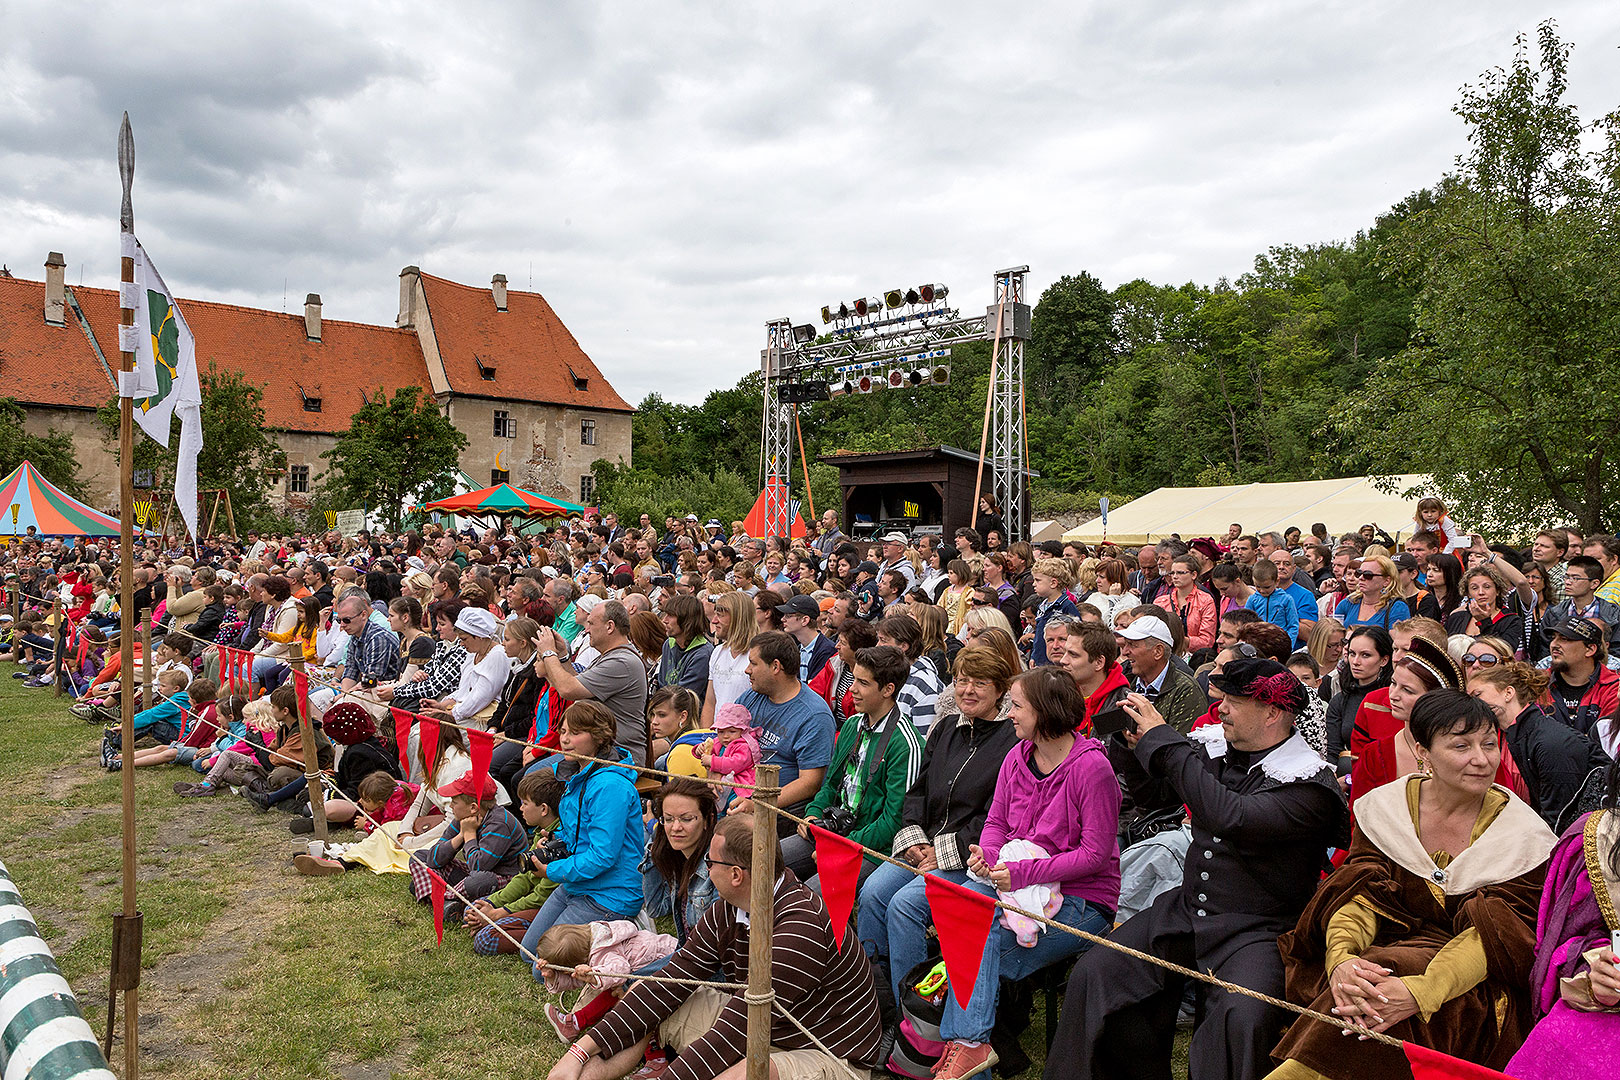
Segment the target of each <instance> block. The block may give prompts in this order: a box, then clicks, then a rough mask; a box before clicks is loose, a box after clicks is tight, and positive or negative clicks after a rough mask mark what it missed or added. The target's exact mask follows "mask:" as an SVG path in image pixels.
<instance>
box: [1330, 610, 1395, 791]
mask: <svg viewBox="0 0 1620 1080" xmlns="http://www.w3.org/2000/svg"><path fill="white" fill-rule="evenodd" d="M1394 648H1395V646H1394V643H1393V641H1392V639H1391V637H1390V634H1389V632H1388V631H1386V630H1385V629H1384V628H1383V627H1382V626H1356V627H1352V628H1351V629H1350V630H1349V631H1348V633H1347V634H1346V635H1345V639H1344V656H1343V660H1342V662H1341V664H1340V669H1341V670H1340V674H1339V677H1338V679H1337V680H1335V683H1334V685H1336V686H1337V687H1338V688H1339V691H1338V693H1336V694H1334V695H1333V699H1332V700H1331V701H1329V702H1328V709H1327V754H1326V757H1327V759H1328V762H1329V763H1330V764H1332V765H1333V767H1334V768H1335V769H1336V770H1337V771H1338V773H1339V775H1340V776H1349V775H1350V766H1351V765H1352V764H1354V763H1355V758H1354V757H1353V756H1352V754H1351V751H1350V736H1351V733H1352V732H1353V730H1354V728H1355V724H1356V716H1357V715H1358V714H1359V713H1360V711H1361V703H1362V702H1363V701H1365V700H1366V699H1367V695H1368V694H1371V693H1373V692H1374V691H1376V690H1382V689H1384V688H1385V687H1387V686H1389V679H1390V674H1391V672H1392V666H1393V663H1394V660H1393V654H1394Z"/></svg>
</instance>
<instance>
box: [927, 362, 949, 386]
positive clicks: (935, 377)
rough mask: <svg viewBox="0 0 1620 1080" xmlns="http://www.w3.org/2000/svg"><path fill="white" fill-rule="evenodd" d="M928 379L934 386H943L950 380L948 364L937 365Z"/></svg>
mask: <svg viewBox="0 0 1620 1080" xmlns="http://www.w3.org/2000/svg"><path fill="white" fill-rule="evenodd" d="M928 381H929V382H930V383H932V384H933V385H935V386H945V385H946V384H948V383H949V382H950V381H951V366H950V365H949V364H941V365H940V366H939V367H937V368H935V369H934V371H933V374H931V375H930V376H929V378H928Z"/></svg>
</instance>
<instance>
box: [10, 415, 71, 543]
mask: <svg viewBox="0 0 1620 1080" xmlns="http://www.w3.org/2000/svg"><path fill="white" fill-rule="evenodd" d="M26 416H27V414H26V413H24V412H23V408H22V406H21V405H18V404H17V401H16V399H15V398H0V476H5V475H8V474H9V473H10V472H11V470H13V469H15V468H16V467H17V466H18V465H21V464H22V463H23V462H25V461H31V462H33V464H34V468H36V469H38V470H39V473H40V475H41V476H43V477H44V478H45V479H47V480H49V481H50V482H51V483H53V484H55V485H56V486H57V487H59V488H61V489H62V490H63V491H65V492H67V493H68V494H69V495H72V496H73V497H74V498H76V499H82V498H84V496H85V490H84V485H83V484H82V483H80V482H79V459H78V458H77V457H76V456H75V455H74V453H73V437H72V436H71V435H68V434H66V433H64V432H61V431H57V430H56V429H55V428H51V429H49V430H48V431H46V432H45V434H43V435H30V434H29V433H28V432H26V431H24V430H23V420H24V419H26ZM4 510H5V507H0V512H3V511H4ZM5 525H6V523H4V522H3V521H0V528H4V527H5Z"/></svg>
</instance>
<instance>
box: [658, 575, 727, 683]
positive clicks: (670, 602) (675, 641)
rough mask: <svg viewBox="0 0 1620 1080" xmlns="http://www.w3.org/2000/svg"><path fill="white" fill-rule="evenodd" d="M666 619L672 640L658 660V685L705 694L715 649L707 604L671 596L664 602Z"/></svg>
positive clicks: (696, 599) (667, 643) (690, 598)
mask: <svg viewBox="0 0 1620 1080" xmlns="http://www.w3.org/2000/svg"><path fill="white" fill-rule="evenodd" d="M662 617H663V620H664V630H665V631H666V632H667V633H668V634H669V637H668V639H667V640H665V642H664V647H663V650H662V653H661V654H660V657H659V661H658V685H659V686H684V687H685V688H686V689H688V690H690V691H692V692H693V693H694V694H701V693H704V692H705V691H706V690H708V688H709V658H710V656H711V654H712V653H713V651H714V646H713V645H710V644H709V638H708V635H707V634H706V633H705V631H706V630H707V629H708V628H707V626H705V625H704V624H705V622H706V621H707V620H706V619H705V618H704V615H703V602H702V601H701V600H699V599H698V598H697V597H695V596H678V595H677V596H671V597H669V598H668V599H666V600H665V601H664V605H663V616H662Z"/></svg>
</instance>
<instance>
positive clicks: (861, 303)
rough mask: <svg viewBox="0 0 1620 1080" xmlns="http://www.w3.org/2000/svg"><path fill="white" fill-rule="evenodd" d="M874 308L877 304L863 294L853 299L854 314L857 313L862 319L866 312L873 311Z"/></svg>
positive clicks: (874, 310) (875, 308)
mask: <svg viewBox="0 0 1620 1080" xmlns="http://www.w3.org/2000/svg"><path fill="white" fill-rule="evenodd" d="M876 310H877V305H876V304H874V303H872V302H871V301H870V300H867V299H866V298H865V297H864V296H863V297H861V298H860V299H859V300H856V301H855V314H856V315H859V316H860V317H861V318H863V319H864V318H866V316H867V315H868V314H870V313H875V312H876Z"/></svg>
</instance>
